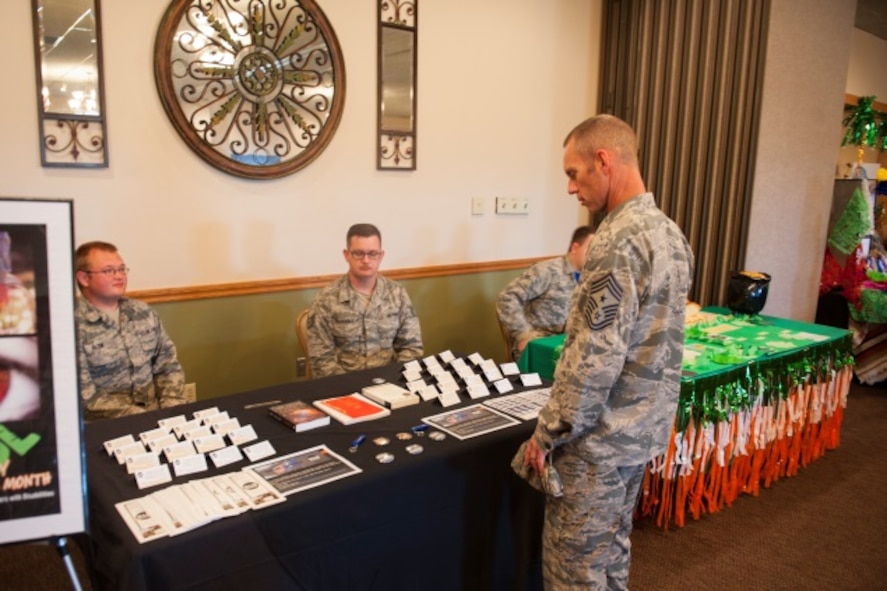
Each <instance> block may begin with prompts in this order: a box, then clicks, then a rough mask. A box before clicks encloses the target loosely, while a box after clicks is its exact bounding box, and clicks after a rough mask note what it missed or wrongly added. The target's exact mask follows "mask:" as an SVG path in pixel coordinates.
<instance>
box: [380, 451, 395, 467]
mask: <svg viewBox="0 0 887 591" xmlns="http://www.w3.org/2000/svg"><path fill="white" fill-rule="evenodd" d="M376 461H377V462H379V463H380V464H390V463H391V462H393V461H394V454H390V453H388V452H387V451H386V452H383V453H380V454H378V455H377V456H376Z"/></svg>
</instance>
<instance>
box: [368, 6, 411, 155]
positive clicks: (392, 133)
mask: <svg viewBox="0 0 887 591" xmlns="http://www.w3.org/2000/svg"><path fill="white" fill-rule="evenodd" d="M417 19H418V14H417V0H411V1H406V0H379V31H378V61H377V68H378V121H379V124H378V132H379V133H378V135H379V138H378V144H377V163H376V167H377V168H378V169H379V170H386V169H395V170H415V169H416V73H417V72H416V61H417V60H416V57H417V53H418V51H417V49H418V46H417V41H418V39H417V34H418V28H417V23H418V20H417Z"/></svg>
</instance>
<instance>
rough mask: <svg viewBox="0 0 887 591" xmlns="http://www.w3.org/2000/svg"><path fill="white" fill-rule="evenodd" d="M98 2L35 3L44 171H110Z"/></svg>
mask: <svg viewBox="0 0 887 591" xmlns="http://www.w3.org/2000/svg"><path fill="white" fill-rule="evenodd" d="M99 2H100V0H31V11H32V17H33V21H34V57H35V61H36V71H37V110H38V113H39V121H40V158H41V162H42V164H43V166H47V167H94V168H105V167H107V166H108V142H107V133H106V125H105V98H104V94H105V93H104V89H103V85H102V40H101V16H100V13H101V10H100V7H99Z"/></svg>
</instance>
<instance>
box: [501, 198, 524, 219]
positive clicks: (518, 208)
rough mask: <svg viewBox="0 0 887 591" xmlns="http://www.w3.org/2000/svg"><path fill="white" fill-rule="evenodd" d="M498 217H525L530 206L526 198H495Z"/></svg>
mask: <svg viewBox="0 0 887 591" xmlns="http://www.w3.org/2000/svg"><path fill="white" fill-rule="evenodd" d="M496 213H497V214H498V215H527V214H529V213H530V204H529V201H528V200H527V199H526V197H496Z"/></svg>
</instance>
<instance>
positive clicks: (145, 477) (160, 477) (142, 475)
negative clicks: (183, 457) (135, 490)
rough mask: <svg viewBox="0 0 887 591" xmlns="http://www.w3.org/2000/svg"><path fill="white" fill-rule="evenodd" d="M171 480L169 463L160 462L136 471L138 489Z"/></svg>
mask: <svg viewBox="0 0 887 591" xmlns="http://www.w3.org/2000/svg"><path fill="white" fill-rule="evenodd" d="M171 481H172V474H171V473H170V471H169V464H160V465H159V466H154V467H153V468H147V469H145V470H139V471H138V472H136V485H138V487H139V490H141V489H143V488H148V487H149V486H157V485H158V484H164V483H166V482H171Z"/></svg>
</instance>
